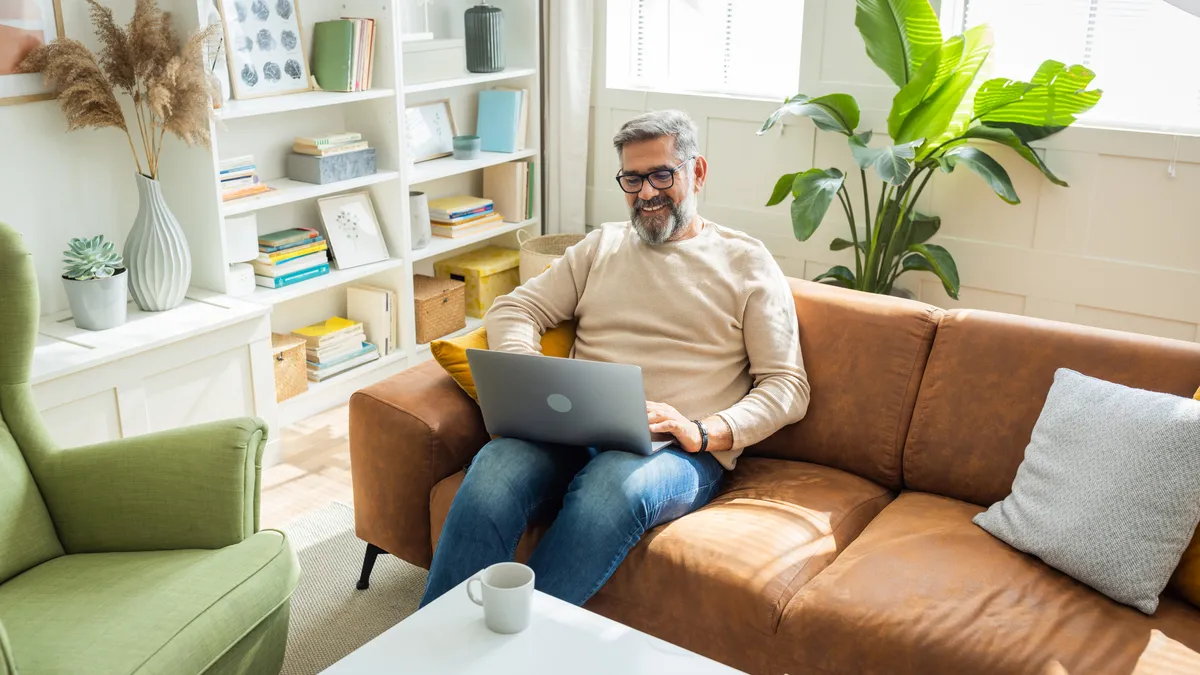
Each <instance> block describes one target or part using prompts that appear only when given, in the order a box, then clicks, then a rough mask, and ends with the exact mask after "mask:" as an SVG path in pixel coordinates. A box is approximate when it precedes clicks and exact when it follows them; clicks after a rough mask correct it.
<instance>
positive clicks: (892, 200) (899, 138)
mask: <svg viewBox="0 0 1200 675" xmlns="http://www.w3.org/2000/svg"><path fill="white" fill-rule="evenodd" d="M854 23H855V25H856V26H858V31H859V33H860V34H861V35H862V38H863V41H864V42H865V43H866V47H867V56H869V57H870V58H871V60H872V61H873V62H874V63H875V65H877V66H879V68H880V69H881V70H883V71H884V72H885V73H887V75H888V77H889V78H891V80H892V82H894V83H895V84H896V86H898V87H899V88H900V90H899V92H897V93H896V96H895V98H893V99H892V107H891V111H890V113H889V114H888V118H887V132H888V136H889V139H888V144H887V145H882V146H880V145H878V144H876V145H875V146H872V145H871V144H870V143H871V137H872V132H871V131H870V130H866V131H859V130H858V129H857V127H858V124H859V108H858V103H857V102H856V101H855V100H854V98H853V97H851V96H849V95H847V94H829V95H826V96H818V97H815V98H810V97H808V96H804V95H797V96H794V97H792V98H791V99H788V100H787V101H785V102H784V104H783V106H782V107H780V108H779V109H778V110H776V111H775V112H774V113H773V114H772V115H771V116H770V117H769V118H768V119H767V121H766V123H765V124H763V127H762V129H761V130H760V131H759V132H758V133H759V134H763V133H765V132H766V131H767V130H768V129H770V128H771V127H773V126H774V125H775V124H776V123H778V122H779V120H780V119H781V118H782V117H783V116H785V115H804V116H807V117H810V118H812V120H813V123H814V124H815V125H816V126H817V128H818V129H820V130H822V131H832V132H835V133H839V134H842V135H844V136H846V142H847V143H848V144H849V145H850V151H851V153H852V154H853V156H854V161H855V163H856V164H857V165H858V169H859V175H860V177H861V178H862V190H863V194H862V199H861V202H860V201H858V200H856V199H855V198H853V197H852V196H851V194H850V191H849V190H848V189H847V186H846V176H845V175H844V174H843V173H842V172H841V171H839V170H838V169H820V168H813V169H808V170H807V171H800V172H797V173H790V174H785V175H784V176H782V177H780V179H779V180H778V181H777V182H776V184H775V190H774V192H773V193H772V195H771V198H770V200H769V201H768V202H767V206H773V205H775V204H778V203H780V202H782V201H783V200H784V199H785V198H787V197H788V196H789V195H790V196H791V197H792V204H791V215H792V230H793V233H794V234H795V236H796V238H797V239H799V240H800V241H806V240H807V239H808V238H809V237H811V236H812V234H813V232H815V231H816V229H817V226H819V225H820V224H821V221H822V220H823V219H824V217H825V213H826V212H827V211H828V210H829V207H830V205H831V204H832V203H833V200H834V198H835V197H836V198H837V199H838V202H839V203H840V204H841V206H842V209H843V210H844V211H845V213H846V218H847V219H848V220H849V225H850V237H851V238H850V239H842V238H838V239H834V240H833V242H832V243H831V244H830V249H831V250H834V251H843V250H846V249H853V250H854V269H850V268H849V267H846V266H845V265H838V266H836V267H833V268H831V269H830V270H829V271H827V272H825V273H824V274H821V275H819V276H817V278H816V280H817V281H821V282H823V283H829V284H834V285H837V286H843V287H846V288H854V289H858V290H860V291H867V292H870V293H891V292H893V290H894V288H895V287H894V284H895V283H896V279H898V278H899V277H900V276H901V275H903V274H904V273H906V272H910V271H913V270H918V271H925V272H932V273H933V274H935V275H936V276H937V277H938V279H940V280H941V282H942V286H943V288H945V290H946V293H947V294H948V295H949V296H950V297H952V298H957V297H958V290H959V278H958V267H957V265H956V264H955V262H954V258H953V257H952V256H951V255H950V252H949V251H947V250H946V249H945V248H943V247H941V246H938V245H936V244H930V243H928V242H929V240H930V239H931V238H932V237H933V236H934V235H935V234H937V231H938V228H939V227H940V226H941V220H940V219H939V218H937V217H933V216H927V215H923V214H920V213H918V212H917V211H916V206H917V200H918V199H919V198H920V196H921V192H922V191H923V190H924V189H925V185H926V184H927V183H928V182H929V179H930V178H932V177H933V175H934V174H935V173H936V172H937V171H939V170H941V171H944V172H946V173H950V172H952V171H954V170H955V169H956V168H958V167H959V166H962V167H966V168H967V169H968V170H970V171H972V172H974V173H976V174H978V175H979V176H980V177H981V178H982V179H983V180H984V181H986V182H987V184H988V186H989V187H990V188H991V189H992V190H993V191H994V192H995V193H996V195H997V196H999V197H1000V198H1001V199H1003V200H1004V201H1006V202H1008V203H1009V204H1017V203H1019V202H1020V199H1019V198H1018V197H1017V193H1016V191H1015V190H1014V189H1013V185H1012V181H1011V180H1010V179H1009V177H1008V173H1007V172H1006V171H1005V170H1004V167H1003V166H1001V164H1000V162H998V161H996V159H995V158H993V157H992V156H991V155H990V154H988V152H986V151H985V149H984V148H988V147H989V146H993V147H994V146H997V145H1002V146H1006V147H1008V148H1010V149H1012V150H1013V151H1015V152H1016V154H1017V155H1019V156H1020V157H1021V158H1022V159H1024V160H1025V161H1027V162H1029V163H1031V164H1033V165H1034V166H1035V167H1037V168H1038V170H1039V171H1041V172H1042V174H1044V175H1045V176H1046V178H1048V179H1049V180H1051V181H1052V182H1054V183H1055V184H1057V185H1062V186H1064V187H1065V186H1066V185H1067V184H1066V182H1064V181H1062V180H1060V179H1059V178H1058V177H1057V176H1055V175H1054V173H1053V172H1051V170H1050V168H1049V167H1048V166H1046V163H1045V162H1043V161H1042V158H1041V157H1040V156H1038V154H1037V153H1036V152H1035V151H1034V149H1033V148H1032V147H1031V146H1030V143H1033V142H1034V141H1038V140H1041V139H1043V138H1046V137H1047V136H1050V135H1051V134H1055V133H1058V132H1060V131H1062V130H1063V129H1065V128H1067V127H1068V126H1070V125H1071V124H1072V123H1073V122H1075V120H1076V116H1078V115H1079V114H1081V113H1083V112H1086V111H1087V110H1090V109H1091V108H1092V106H1094V105H1096V103H1097V102H1098V101H1099V100H1100V95H1101V92H1100V90H1098V89H1093V90H1088V88H1087V87H1088V84H1089V83H1091V81H1092V79H1093V78H1094V77H1095V73H1093V72H1092V71H1090V70H1088V69H1087V68H1085V67H1083V66H1080V65H1074V66H1067V65H1065V64H1063V63H1060V62H1058V61H1046V62H1044V63H1043V64H1042V65H1041V66H1040V67H1039V68H1038V69H1037V72H1036V73H1034V74H1033V77H1032V78H1030V80H1029V81H1028V82H1022V81H1017V80H1010V79H1006V78H1003V77H1001V78H995V79H989V80H987V81H984V82H978V79H979V76H980V72H981V69H982V67H983V64H984V61H985V60H986V59H987V57H988V53H989V52H990V51H991V48H992V34H991V31H990V30H989V29H988V27H987V26H986V25H981V26H976V27H974V28H971V29H970V30H967V31H966V32H964V33H963V34H962V35H955V36H954V37H951V38H950V39H948V40H944V41H943V39H942V32H941V28H940V26H939V24H938V18H937V15H935V14H934V11H933V8H932V7H931V6H930V5H929V2H928V0H857V9H856V14H855V21H854ZM867 169H873V170H874V171H875V173H876V174H877V175H878V176H879V178H880V179H881V183H880V188H879V193H878V195H877V196H875V195H872V194H871V193H870V192H869V190H868V186H867V173H866V172H867ZM859 203H861V204H862V211H861V213H859V215H858V217H856V216H855V213H856V212H855V206H856V205H857V204H859ZM872 203H873V204H874V205H875V210H874V211H873V212H872V211H871V204H872Z"/></svg>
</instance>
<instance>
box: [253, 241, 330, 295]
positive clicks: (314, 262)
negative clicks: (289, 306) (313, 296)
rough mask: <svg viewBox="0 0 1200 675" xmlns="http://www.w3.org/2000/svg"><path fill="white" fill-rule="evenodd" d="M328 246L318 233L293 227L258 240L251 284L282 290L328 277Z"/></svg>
mask: <svg viewBox="0 0 1200 675" xmlns="http://www.w3.org/2000/svg"><path fill="white" fill-rule="evenodd" d="M328 249H329V244H328V242H326V241H325V238H324V237H322V236H321V233H319V232H317V231H316V230H310V229H308V228H303V227H302V228H296V229H293V230H283V231H281V232H272V233H270V234H264V235H263V236H261V237H259V238H258V257H257V258H255V259H254V262H253V264H254V283H255V284H257V285H259V286H262V287H263V288H283V287H284V286H290V285H292V284H296V283H300V282H301V281H307V280H308V279H312V278H314V277H319V276H324V275H326V274H329V250H328Z"/></svg>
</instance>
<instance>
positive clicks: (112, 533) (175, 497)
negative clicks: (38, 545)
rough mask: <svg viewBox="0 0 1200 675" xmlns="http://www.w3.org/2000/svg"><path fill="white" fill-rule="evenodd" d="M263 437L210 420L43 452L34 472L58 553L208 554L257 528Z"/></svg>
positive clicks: (246, 421) (261, 431) (245, 423)
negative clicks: (196, 550)
mask: <svg viewBox="0 0 1200 675" xmlns="http://www.w3.org/2000/svg"><path fill="white" fill-rule="evenodd" d="M266 438H267V428H266V425H265V424H264V423H263V421H262V420H259V419H254V418H238V419H232V420H224V421H220V422H210V423H208V424H200V425H195V426H191V427H184V428H182V429H172V430H170V431H160V432H155V433H150V434H145V435H142V436H134V437H130V438H123V439H120V440H116V441H109V442H106V443H98V444H96V445H89V446H84V447H80V448H72V449H63V450H53V451H49V452H46V453H45V454H43V455H41V456H40V457H39V458H38V459H37V460H36V462H35V466H34V473H35V475H36V478H37V481H38V485H39V487H40V488H41V490H42V494H43V496H44V497H45V499H46V505H47V506H48V507H49V509H50V515H51V517H52V518H53V519H54V524H55V527H56V528H57V530H58V535H59V539H61V541H62V544H63V548H65V549H66V550H67V552H68V553H93V552H117V551H150V550H165V549H182V548H200V549H216V548H222V547H224V546H229V545H230V544H236V543H238V542H240V541H242V540H243V539H245V538H246V537H249V536H250V535H252V534H254V532H255V531H256V530H257V529H258V506H259V504H258V499H259V481H260V474H261V472H262V453H263V447H264V444H265V442H266Z"/></svg>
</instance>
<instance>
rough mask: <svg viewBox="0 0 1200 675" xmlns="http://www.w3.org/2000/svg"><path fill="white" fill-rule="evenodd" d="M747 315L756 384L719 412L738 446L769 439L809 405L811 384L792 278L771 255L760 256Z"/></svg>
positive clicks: (745, 324) (749, 354)
mask: <svg viewBox="0 0 1200 675" xmlns="http://www.w3.org/2000/svg"><path fill="white" fill-rule="evenodd" d="M755 263H756V264H754V265H752V266H751V268H752V269H754V270H756V272H757V273H756V274H755V276H754V278H752V279H751V280H750V283H749V287H748V288H749V295H748V297H747V300H746V309H745V313H744V316H743V319H742V334H743V338H744V340H745V342H746V355H747V357H748V358H749V361H750V375H751V376H752V377H753V378H754V386H753V388H751V389H750V392H749V393H747V394H746V396H745V397H743V398H742V400H740V401H738V402H737V403H735V404H734V405H733V406H731V407H729V408H727V409H725V410H722V411H721V412H718V413H717V414H718V415H720V416H721V418H722V419H724V420H725V422H726V423H727V424H728V425H729V428H730V430H731V431H732V432H733V449H734V450H740V449H742V448H745V447H747V446H750V445H754V444H755V443H758V442H759V441H762V440H764V439H766V438H767V437H768V436H770V435H771V434H773V433H775V432H776V431H778V430H779V429H780V428H782V427H784V426H786V425H788V424H793V423H795V422H798V421H800V420H801V419H802V418H803V417H804V414H805V413H806V412H807V411H808V398H809V385H808V376H807V374H805V372H804V361H803V357H802V356H801V354H800V339H799V327H798V324H797V320H796V305H795V303H794V302H793V300H792V293H791V289H790V288H789V287H788V283H787V279H786V278H785V277H784V276H783V272H782V271H781V270H780V269H779V265H778V264H776V263H775V261H774V259H772V258H771V257H770V256H769V255H767V256H766V260H763V261H755Z"/></svg>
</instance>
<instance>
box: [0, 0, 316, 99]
mask: <svg viewBox="0 0 1200 675" xmlns="http://www.w3.org/2000/svg"><path fill="white" fill-rule="evenodd" d="M4 1H5V0H0V2H4ZM218 2H219V7H220V9H221V23H222V24H223V25H224V28H225V46H226V49H225V54H226V60H227V61H228V62H229V83H230V85H231V87H232V89H233V98H235V99H247V98H261V97H263V96H278V95H280V94H294V93H296V92H300V91H308V90H310V89H311V88H312V85H311V84H310V82H309V76H308V75H309V74H308V62H307V61H306V60H305V58H304V29H303V24H301V22H300V7H299V6H298V5H297V0H218Z"/></svg>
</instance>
